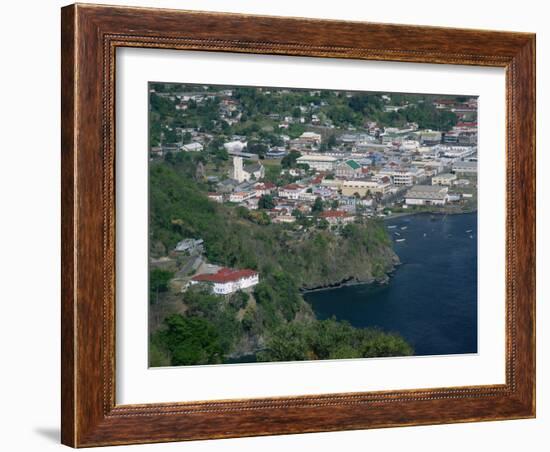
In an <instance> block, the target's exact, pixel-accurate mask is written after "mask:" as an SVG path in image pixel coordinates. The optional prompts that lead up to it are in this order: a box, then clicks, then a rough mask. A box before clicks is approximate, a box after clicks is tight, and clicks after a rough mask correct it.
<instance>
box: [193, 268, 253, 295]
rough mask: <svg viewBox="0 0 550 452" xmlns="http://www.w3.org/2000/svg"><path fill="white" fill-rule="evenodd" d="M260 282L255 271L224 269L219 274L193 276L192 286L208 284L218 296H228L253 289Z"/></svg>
mask: <svg viewBox="0 0 550 452" xmlns="http://www.w3.org/2000/svg"><path fill="white" fill-rule="evenodd" d="M259 282H260V275H259V273H258V272H256V271H254V270H249V269H244V270H235V269H232V268H222V269H220V270H218V272H217V273H213V274H203V275H197V276H193V278H191V281H190V285H195V284H201V283H202V284H208V285H211V286H212V292H213V293H215V294H217V295H228V294H231V293H234V292H237V291H238V290H241V289H247V288H249V287H253V286H255V285H256V284H258V283H259Z"/></svg>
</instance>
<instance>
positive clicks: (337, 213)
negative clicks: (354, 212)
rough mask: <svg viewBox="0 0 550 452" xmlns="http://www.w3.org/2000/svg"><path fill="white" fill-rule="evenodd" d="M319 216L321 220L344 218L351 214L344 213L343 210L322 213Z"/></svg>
mask: <svg viewBox="0 0 550 452" xmlns="http://www.w3.org/2000/svg"><path fill="white" fill-rule="evenodd" d="M319 216H320V217H321V218H342V217H348V216H349V214H348V213H347V212H342V211H341V210H327V211H325V212H321V213H320V215H319Z"/></svg>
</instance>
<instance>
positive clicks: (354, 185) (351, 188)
mask: <svg viewBox="0 0 550 452" xmlns="http://www.w3.org/2000/svg"><path fill="white" fill-rule="evenodd" d="M390 188H391V183H390V181H389V178H384V177H382V178H380V179H379V180H377V181H374V180H369V181H358V180H346V181H344V183H343V184H342V194H343V195H345V196H353V195H355V193H358V194H359V196H365V195H367V193H371V194H375V193H380V194H382V195H385V194H387V193H388V192H389V191H390Z"/></svg>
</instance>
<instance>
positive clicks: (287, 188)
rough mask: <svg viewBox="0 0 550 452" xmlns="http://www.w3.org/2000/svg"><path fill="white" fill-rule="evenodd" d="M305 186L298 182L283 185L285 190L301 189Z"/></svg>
mask: <svg viewBox="0 0 550 452" xmlns="http://www.w3.org/2000/svg"><path fill="white" fill-rule="evenodd" d="M303 188H304V187H302V186H301V185H298V184H288V185H285V186H284V187H283V190H301V189H303Z"/></svg>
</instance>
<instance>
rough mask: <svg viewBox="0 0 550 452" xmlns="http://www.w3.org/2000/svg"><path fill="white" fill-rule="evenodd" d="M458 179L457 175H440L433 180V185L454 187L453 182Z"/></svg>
mask: <svg viewBox="0 0 550 452" xmlns="http://www.w3.org/2000/svg"><path fill="white" fill-rule="evenodd" d="M456 179H457V177H456V174H451V173H444V174H438V175H437V176H434V177H433V178H432V185H448V186H451V185H453V182H454V181H455V180H456Z"/></svg>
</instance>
